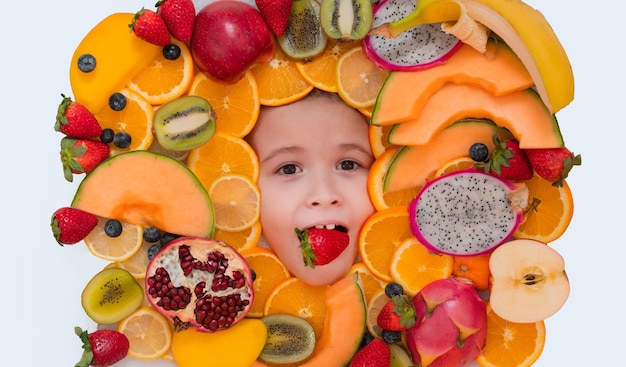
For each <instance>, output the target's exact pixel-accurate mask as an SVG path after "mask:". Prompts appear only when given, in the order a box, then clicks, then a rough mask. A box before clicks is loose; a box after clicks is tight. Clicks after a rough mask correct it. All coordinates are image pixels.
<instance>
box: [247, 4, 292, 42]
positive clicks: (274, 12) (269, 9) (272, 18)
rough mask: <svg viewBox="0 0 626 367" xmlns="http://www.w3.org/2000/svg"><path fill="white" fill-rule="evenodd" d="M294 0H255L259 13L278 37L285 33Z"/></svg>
mask: <svg viewBox="0 0 626 367" xmlns="http://www.w3.org/2000/svg"><path fill="white" fill-rule="evenodd" d="M292 1H293V0H255V2H256V6H257V8H258V9H259V13H261V16H262V17H263V19H264V20H265V23H267V26H268V27H269V29H270V30H271V31H272V33H274V35H276V36H277V37H280V36H282V35H283V34H285V29H287V24H288V23H289V18H290V17H291V5H292Z"/></svg>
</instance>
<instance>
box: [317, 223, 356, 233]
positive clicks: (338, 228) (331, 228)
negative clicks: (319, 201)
mask: <svg viewBox="0 0 626 367" xmlns="http://www.w3.org/2000/svg"><path fill="white" fill-rule="evenodd" d="M311 228H315V229H326V230H329V231H339V232H343V233H348V229H347V228H346V227H344V226H342V225H340V224H318V225H316V226H313V227H311Z"/></svg>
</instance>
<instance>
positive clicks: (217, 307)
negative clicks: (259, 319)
mask: <svg viewBox="0 0 626 367" xmlns="http://www.w3.org/2000/svg"><path fill="white" fill-rule="evenodd" d="M146 297H147V298H148V301H149V302H150V304H152V306H153V307H154V308H155V309H157V310H158V311H159V312H161V313H162V314H163V315H165V316H166V317H168V318H170V319H171V320H172V321H173V322H174V325H175V327H176V328H177V329H186V328H188V327H194V328H196V329H198V330H200V331H205V332H214V331H218V330H224V329H228V328H229V327H231V326H232V325H234V324H235V323H237V322H238V321H239V320H241V319H242V318H243V317H244V316H246V314H247V313H248V311H249V310H250V307H251V306H252V300H253V297H254V294H253V288H252V273H251V271H250V268H249V266H248V264H247V262H246V261H245V259H244V258H243V257H242V256H241V255H239V254H238V253H237V251H236V250H235V249H233V248H232V247H230V246H228V245H227V244H225V243H223V242H220V241H216V240H212V239H207V238H191V237H181V238H178V239H176V240H174V241H171V242H170V243H169V244H168V245H167V246H165V247H164V248H162V249H161V250H160V251H159V252H158V253H157V254H156V255H155V256H154V257H153V258H152V260H151V261H150V264H149V265H148V269H147V271H146Z"/></svg>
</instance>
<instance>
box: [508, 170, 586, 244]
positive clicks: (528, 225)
mask: <svg viewBox="0 0 626 367" xmlns="http://www.w3.org/2000/svg"><path fill="white" fill-rule="evenodd" d="M525 184H526V186H527V187H528V190H529V202H530V204H529V207H528V208H526V211H525V215H524V222H523V223H522V224H521V225H520V226H519V227H518V228H517V231H515V233H514V234H513V236H514V237H515V238H529V239H533V240H537V241H541V242H544V243H549V242H552V241H554V240H556V239H558V238H559V237H561V235H562V234H563V233H564V232H565V230H566V229H567V227H568V226H569V224H570V222H571V220H572V216H573V215H574V199H573V197H572V192H571V190H570V188H569V185H568V184H567V182H563V186H560V187H556V186H552V184H551V183H550V182H549V181H547V180H544V179H543V178H541V177H539V176H537V175H535V176H534V177H533V178H531V179H530V180H528V181H525Z"/></svg>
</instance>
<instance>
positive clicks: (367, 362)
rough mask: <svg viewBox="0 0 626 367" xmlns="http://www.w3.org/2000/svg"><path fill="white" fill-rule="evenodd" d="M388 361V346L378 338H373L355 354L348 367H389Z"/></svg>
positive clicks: (389, 358) (389, 353) (389, 359)
mask: <svg viewBox="0 0 626 367" xmlns="http://www.w3.org/2000/svg"><path fill="white" fill-rule="evenodd" d="M390 361H391V352H390V350H389V344H387V343H385V342H384V341H383V340H382V339H380V338H374V339H373V340H372V341H371V342H369V344H367V345H366V346H364V347H363V348H361V349H359V351H358V352H356V354H355V355H354V357H353V358H352V361H350V364H349V365H348V367H389V364H390V363H391V362H390Z"/></svg>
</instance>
